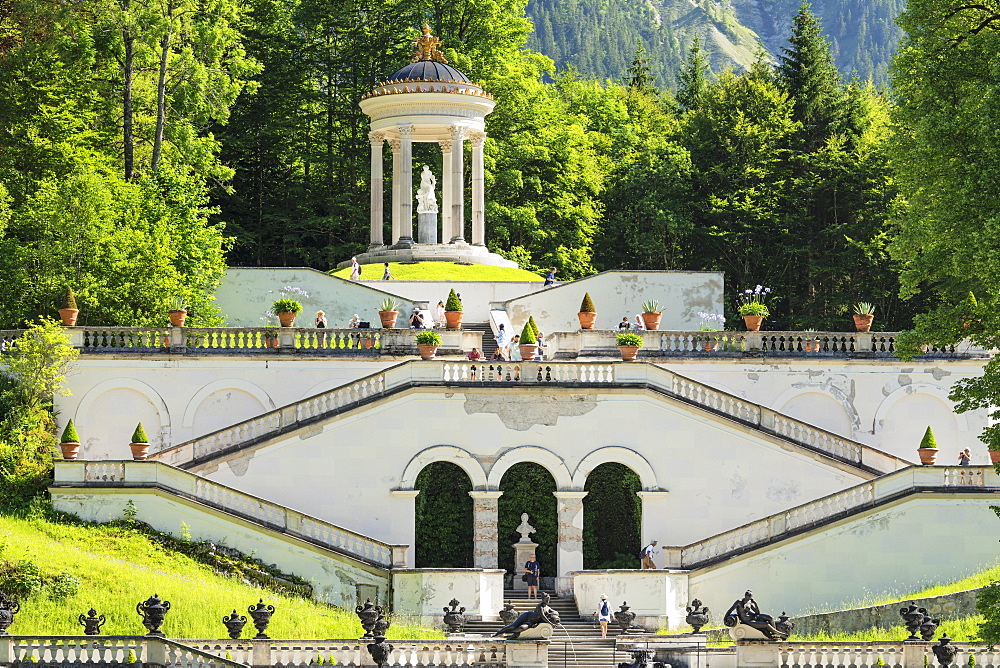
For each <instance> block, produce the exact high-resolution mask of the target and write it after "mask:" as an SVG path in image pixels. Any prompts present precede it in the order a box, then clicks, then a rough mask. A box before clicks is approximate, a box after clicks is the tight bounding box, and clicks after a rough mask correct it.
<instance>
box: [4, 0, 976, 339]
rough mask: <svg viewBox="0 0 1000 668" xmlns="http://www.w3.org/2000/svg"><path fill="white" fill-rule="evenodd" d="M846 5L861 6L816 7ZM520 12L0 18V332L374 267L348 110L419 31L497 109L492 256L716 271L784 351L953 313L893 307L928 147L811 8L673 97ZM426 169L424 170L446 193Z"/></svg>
mask: <svg viewBox="0 0 1000 668" xmlns="http://www.w3.org/2000/svg"><path fill="white" fill-rule="evenodd" d="M784 1H785V0H783V2H784ZM788 1H790V0H788ZM918 2H925V3H926V2H932V0H912V1H911V5H915V4H917V3H918ZM775 4H782V3H775ZM933 4H934V5H935V7H936V8H937V9H936V10H935V11H941V9H942V8H946V7H949V6H950V5H949V4H948V3H947V2H944V1H943V0H933ZM837 6H840V7H853V6H854V5H850V4H838V3H826V4H825V9H826V11H827V12H829V11H832V10H831V7H837ZM859 6H860V5H859ZM886 6H887V5H886ZM653 7H654V8H656V7H660V6H659V5H653ZM706 7H708V6H707V5H706ZM720 7H721V8H720V9H719V11H723V10H725V11H730V9H731V10H732V11H736V12H738V11H744V10H746V7H744V6H743V5H741V4H739V3H735V4H734V6H733V7H731V8H729V9H726V7H725V6H720ZM706 11H707V9H706ZM928 11H930V10H928ZM525 12H526V4H525V1H524V0H487V1H484V0H345V1H344V2H338V3H327V2H320V1H318V0H162V1H160V2H140V1H139V0H116V1H115V2H109V1H108V0H81V1H80V2H74V3H63V2H58V1H56V0H0V80H2V81H4V82H5V84H4V86H3V87H2V88H0V147H2V150H0V235H2V236H0V246H2V249H3V251H4V252H3V253H0V264H2V271H3V273H4V276H5V279H6V284H7V288H8V289H7V290H6V292H5V296H4V299H3V300H2V301H0V326H7V327H10V326H16V325H19V324H21V323H23V322H25V321H26V320H28V319H30V318H32V317H33V316H35V315H37V314H49V313H52V312H53V311H54V309H55V308H56V307H57V306H58V305H59V301H60V300H61V298H62V295H63V294H64V291H65V289H66V288H67V287H72V288H73V289H75V290H76V292H77V299H78V301H80V302H82V303H81V308H82V310H83V312H84V313H85V314H86V315H87V317H88V318H89V322H90V323H92V324H96V323H100V324H134V325H141V324H152V323H153V322H154V321H156V322H158V318H159V317H160V314H161V313H162V312H163V311H165V310H166V309H167V308H169V306H170V305H171V304H173V303H175V302H183V303H185V304H186V305H187V306H189V310H190V311H191V312H192V316H193V319H192V320H191V322H192V324H205V323H212V322H215V321H217V315H216V314H215V313H214V312H213V309H212V305H211V292H212V289H213V286H214V285H215V284H216V282H217V281H218V280H219V277H220V276H221V274H222V272H224V270H225V267H226V265H227V263H228V264H231V265H257V266H266V265H279V266H299V265H306V266H312V267H316V268H319V269H327V268H329V267H331V266H332V265H334V264H335V263H336V262H338V261H341V260H343V259H345V258H347V257H349V256H350V255H351V254H352V253H353V252H356V251H358V250H360V249H363V248H365V246H366V245H367V244H366V240H367V235H368V233H367V222H366V221H367V216H368V192H367V188H368V184H367V175H368V161H369V156H368V152H369V151H368V142H367V140H366V132H367V127H368V126H367V119H366V118H365V117H364V116H363V115H362V114H361V112H360V110H359V108H358V105H357V102H358V100H359V99H360V97H361V96H362V94H364V93H365V92H366V91H368V90H369V89H370V87H371V86H372V85H373V83H374V82H376V81H378V80H379V79H380V78H382V77H385V76H387V75H388V73H391V72H393V71H395V69H396V68H398V67H399V66H400V65H402V64H404V63H406V62H407V61H408V60H409V56H410V52H411V47H410V43H411V41H412V40H413V39H414V37H415V36H416V35H417V34H418V26H420V25H421V24H422V23H424V22H427V23H429V24H430V25H431V26H433V28H434V31H435V33H436V34H438V35H439V36H440V37H441V38H442V39H443V40H444V50H445V53H446V56H447V57H448V59H449V60H450V61H451V62H452V64H454V65H455V66H457V67H458V68H460V69H462V70H463V71H465V72H466V73H467V74H468V75H470V76H471V77H472V78H473V79H475V80H478V81H480V82H482V84H483V85H484V86H485V87H486V89H487V90H488V91H490V92H491V93H493V94H494V95H495V97H496V99H497V100H498V104H497V107H496V110H495V111H494V113H493V114H492V115H491V116H490V117H489V119H488V125H487V130H488V132H489V138H488V140H487V143H486V172H487V184H486V185H487V238H488V239H489V240H490V244H491V246H492V250H494V251H496V252H499V253H502V254H503V255H505V256H507V257H509V258H512V259H515V260H517V261H518V262H520V263H521V265H522V266H524V267H526V268H528V269H531V270H539V271H540V270H542V269H543V268H547V267H550V266H555V267H557V268H558V270H559V275H560V277H563V278H567V279H569V278H576V277H580V276H585V275H587V274H590V273H593V272H594V271H599V270H603V269H609V268H635V269H689V270H700V269H705V270H721V271H724V272H725V273H726V285H727V290H728V291H729V297H728V298H727V302H729V303H728V304H727V307H726V308H727V315H729V316H730V317H731V316H732V314H733V313H732V312H733V307H734V304H733V303H732V302H733V297H734V295H735V292H736V291H739V290H743V289H745V288H747V287H753V286H756V285H764V286H767V287H769V288H771V290H772V292H771V295H772V299H771V303H770V306H771V311H772V314H773V315H772V317H771V320H770V326H771V327H773V328H786V327H787V328H815V329H840V328H843V327H844V325H845V322H846V321H847V313H848V310H849V308H850V305H851V304H852V303H853V302H855V301H858V300H866V301H871V302H874V303H875V306H876V308H877V309H878V314H879V315H878V317H879V323H880V326H882V327H885V328H886V329H892V328H897V327H899V328H902V327H906V326H908V325H909V324H910V322H911V321H912V317H913V315H914V314H915V313H919V312H922V311H925V310H927V308H928V307H929V306H931V305H933V304H934V303H936V302H937V301H939V300H941V299H950V298H951V294H950V293H949V294H947V295H945V294H942V293H940V292H939V291H938V292H935V291H933V290H927V289H925V287H926V284H925V283H923V282H922V281H924V280H925V276H926V275H927V274H926V272H924V273H921V272H917V273H916V274H913V273H912V272H911V273H910V274H904V276H905V277H906V280H907V283H906V286H907V287H906V293H905V296H906V297H907V298H909V300H908V301H903V300H902V299H901V298H900V296H899V294H900V280H899V270H900V269H906V268H908V267H912V266H914V262H915V260H914V258H913V257H912V253H913V250H912V248H905V247H901V246H899V245H897V246H896V248H897V249H898V250H897V251H896V252H895V255H894V256H893V255H890V251H891V249H892V248H893V242H894V240H896V239H898V238H900V235H901V230H903V231H905V230H906V229H908V228H907V227H906V226H907V225H908V224H909V221H910V220H911V219H912V218H911V217H910V213H909V205H910V200H911V198H913V197H915V196H917V195H918V194H919V193H922V192H925V191H926V189H927V188H928V186H927V184H926V183H925V182H923V181H921V179H920V178H917V177H915V176H912V175H910V176H906V175H907V173H908V172H907V170H908V168H907V166H906V165H907V164H909V163H907V162H906V161H905V160H903V159H901V158H900V157H899V156H900V155H903V151H904V149H905V150H916V149H912V147H911V145H910V144H908V143H906V142H902V141H900V132H901V130H900V128H901V127H904V126H901V125H900V121H894V114H898V118H900V119H905V118H907V117H906V116H905V113H904V112H905V110H903V111H898V110H896V109H895V108H894V106H893V103H892V101H891V98H890V97H889V96H887V95H886V94H885V93H883V92H882V91H880V90H879V89H878V88H877V87H876V86H874V85H871V84H869V83H865V82H863V81H860V80H858V79H848V80H844V78H843V77H842V76H841V74H840V72H839V71H838V68H837V64H836V59H835V53H834V48H835V45H833V44H831V43H830V42H829V41H827V40H826V39H825V38H824V37H823V27H822V22H821V21H820V20H819V19H818V18H817V17H816V16H815V15H814V14H813V13H812V12H811V11H810V10H809V9H808V8H807V7H802V8H801V9H800V10H799V11H798V13H797V14H796V15H795V17H794V20H793V21H792V24H791V26H790V28H789V29H788V31H787V33H786V34H785V36H784V46H783V47H782V48H781V50H780V52H779V53H778V54H777V56H776V58H774V59H772V58H770V57H769V56H767V55H766V54H765V53H764V52H759V53H758V55H757V57H756V60H755V61H754V62H753V63H751V64H750V65H749V66H748V67H747V68H746V69H745V70H743V71H724V72H721V73H712V71H711V67H710V64H709V60H710V56H711V53H710V52H709V51H708V50H707V47H705V46H703V45H702V43H701V40H700V39H692V40H691V41H690V44H688V45H687V46H686V48H685V50H684V52H683V54H682V57H680V58H679V59H678V61H677V63H676V72H674V73H671V74H670V75H669V76H668V75H663V76H660V75H658V74H657V73H656V72H654V70H653V68H652V66H651V64H650V60H649V53H648V52H647V53H643V50H642V49H639V50H638V51H637V52H635V53H633V54H632V56H631V57H632V60H631V61H629V62H628V64H627V67H626V71H625V74H624V76H623V78H622V79H621V81H620V82H618V83H615V82H611V81H607V80H599V79H595V78H591V77H588V76H584V75H582V74H581V73H580V72H579V71H578V70H576V69H573V68H567V69H562V70H558V69H556V68H555V67H554V65H553V62H552V61H551V60H550V59H549V58H548V57H546V56H544V55H542V54H539V53H537V52H534V51H532V50H530V49H529V48H527V46H526V44H527V43H528V40H529V36H530V35H531V33H532V23H531V21H530V20H529V19H528V18H527V15H526V13H525ZM967 12H968V10H962V11H959V12H958V14H957V16H958V17H959V18H964V17H965V16H966V13H967ZM931 14H932V15H934V16H937V15H936V14H933V12H931ZM974 18H975V17H971V18H969V19H968V20H969V21H973V20H974ZM846 20H847V19H844V21H845V22H846ZM852 20H853V19H852ZM955 20H958V19H955ZM845 25H846V23H845ZM914 25H917V26H919V25H922V24H920V23H919V22H917V23H915V24H914ZM665 29H666V28H665ZM912 29H916V28H912ZM987 33H990V30H988V29H980V31H978V32H976V33H975V35H972V36H971V37H970V38H969V39H968V40H964V41H962V42H960V43H958V44H957V45H956V46H954V47H949V48H951V49H952V51H951V52H949V53H955V54H957V53H958V52H959V51H960V50H961V49H966V48H970V46H971V45H976V46H978V44H979V43H980V42H981V41H983V40H984V39H985V37H986V35H987ZM990 34H991V33H990ZM839 48H840V50H841V51H843V43H841V44H840V47H839ZM904 62H905V61H904ZM983 71H989V70H983ZM896 76H897V79H898V81H897V86H908V85H915V84H914V83H913V82H914V81H918V82H919V81H920V77H922V76H924V74H923V72H922V71H921V70H919V68H916V67H909V68H905V69H899V70H898V71H897V74H896ZM674 81H676V85H675V84H674V83H673V82H674ZM977 85H979V84H977ZM984 89H988V90H990V91H992V90H993V88H992V87H991V86H990V85H984ZM956 90H959V91H960V90H961V89H956ZM950 94H951V95H953V96H954V95H958V94H959V93H958V92H954V91H952V92H951V93H950ZM913 141H914V142H916V145H917V147H918V148H919V147H921V146H922V144H921V143H920V142H923V141H929V140H925V139H923V138H922V137H921V136H916V138H915V139H914V140H913ZM934 141H938V139H937V138H934ZM989 143H990V145H993V144H995V142H989ZM425 148H426V147H423V146H418V147H417V151H416V155H415V157H416V159H417V160H420V161H424V162H427V163H428V164H431V165H432V166H433V167H434V169H435V170H439V169H440V165H438V164H436V163H435V161H439V156H434V155H433V154H432V153H431V152H430V151H429V149H428V153H426V154H425V153H422V149H425ZM467 164H468V163H467ZM893 165H900V166H901V167H900V168H899V169H901V170H902V173H903V174H904V176H906V178H904V179H900V177H899V172H898V170H897V169H894V167H893ZM993 174H995V172H993V173H991V175H993ZM931 199H932V198H931ZM928 201H930V199H929V200H928ZM901 263H903V264H901ZM914 276H916V278H914ZM928 280H929V279H928Z"/></svg>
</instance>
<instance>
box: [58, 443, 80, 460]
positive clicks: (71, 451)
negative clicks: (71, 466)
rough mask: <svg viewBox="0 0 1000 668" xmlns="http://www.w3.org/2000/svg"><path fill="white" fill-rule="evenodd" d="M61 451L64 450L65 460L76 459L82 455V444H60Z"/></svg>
mask: <svg viewBox="0 0 1000 668" xmlns="http://www.w3.org/2000/svg"><path fill="white" fill-rule="evenodd" d="M59 449H60V450H62V456H63V459H76V456H77V455H78V454H80V444H79V443H77V442H74V441H70V442H68V443H60V444H59Z"/></svg>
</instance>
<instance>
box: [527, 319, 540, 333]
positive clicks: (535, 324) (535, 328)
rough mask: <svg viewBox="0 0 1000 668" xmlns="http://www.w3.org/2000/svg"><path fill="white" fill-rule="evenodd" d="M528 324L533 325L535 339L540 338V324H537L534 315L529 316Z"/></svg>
mask: <svg viewBox="0 0 1000 668" xmlns="http://www.w3.org/2000/svg"><path fill="white" fill-rule="evenodd" d="M528 324H529V325H531V331H532V332H534V334H535V338H538V335H539V334H540V333H541V332H540V331H539V329H538V323H536V322H535V316H533V315H529V316H528Z"/></svg>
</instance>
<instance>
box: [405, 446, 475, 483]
mask: <svg viewBox="0 0 1000 668" xmlns="http://www.w3.org/2000/svg"><path fill="white" fill-rule="evenodd" d="M434 462H450V463H452V464H455V465H456V466H458V467H459V468H460V469H462V471H464V472H465V474H466V475H467V476H469V480H470V481H472V487H473V489H486V486H487V480H486V473H485V472H484V471H483V467H482V465H480V463H479V462H478V461H477V460H476V458H475V457H473V456H472V455H471V454H470V453H469V451H468V450H464V449H462V448H459V447H456V446H454V445H435V446H431V447H429V448H425V449H423V450H421V451H420V452H418V453H417V454H416V455H414V456H413V458H412V459H410V461H409V462H407V464H406V466H405V467H404V468H403V474H402V475H401V476H400V479H399V489H414V485H415V484H416V482H417V476H418V475H419V474H420V472H421V471H423V470H424V468H426V467H427V466H429V465H430V464H433V463H434Z"/></svg>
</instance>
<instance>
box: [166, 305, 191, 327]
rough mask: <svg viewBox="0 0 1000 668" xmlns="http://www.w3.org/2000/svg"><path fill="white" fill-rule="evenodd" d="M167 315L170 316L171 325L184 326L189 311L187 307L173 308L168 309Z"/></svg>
mask: <svg viewBox="0 0 1000 668" xmlns="http://www.w3.org/2000/svg"><path fill="white" fill-rule="evenodd" d="M167 315H168V316H169V317H170V325H171V326H172V327H183V326H184V321H185V320H187V315H188V312H187V310H185V309H172V310H170V311H167Z"/></svg>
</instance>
